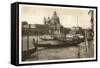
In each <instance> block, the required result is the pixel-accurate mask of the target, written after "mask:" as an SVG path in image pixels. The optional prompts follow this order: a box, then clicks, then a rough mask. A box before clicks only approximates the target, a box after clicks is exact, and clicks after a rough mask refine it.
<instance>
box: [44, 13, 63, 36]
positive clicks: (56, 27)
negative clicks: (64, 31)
mask: <svg viewBox="0 0 100 68" xmlns="http://www.w3.org/2000/svg"><path fill="white" fill-rule="evenodd" d="M44 25H48V26H49V28H50V29H49V33H51V34H56V35H59V34H61V28H62V26H61V24H60V19H59V16H58V15H57V13H56V11H54V13H53V16H52V17H51V18H50V17H48V18H45V17H44Z"/></svg>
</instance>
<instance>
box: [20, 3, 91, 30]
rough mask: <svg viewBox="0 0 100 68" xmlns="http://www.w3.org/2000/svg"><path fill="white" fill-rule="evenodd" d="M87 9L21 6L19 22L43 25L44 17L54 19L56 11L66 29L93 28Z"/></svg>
mask: <svg viewBox="0 0 100 68" xmlns="http://www.w3.org/2000/svg"><path fill="white" fill-rule="evenodd" d="M89 10H90V9H86V8H79V9H78V8H71V7H70V8H63V7H61V8H59V7H51V6H49V7H44V6H42V7H41V6H34V5H20V7H19V21H20V22H22V21H27V22H28V23H29V24H43V23H44V17H46V18H48V17H50V18H51V17H52V15H53V13H54V11H56V12H57V15H58V16H59V19H60V23H61V25H63V26H64V27H68V28H69V27H73V26H80V27H82V28H91V23H90V16H89V15H88V11H89Z"/></svg>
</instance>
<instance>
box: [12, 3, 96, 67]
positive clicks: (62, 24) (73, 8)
mask: <svg viewBox="0 0 100 68" xmlns="http://www.w3.org/2000/svg"><path fill="white" fill-rule="evenodd" d="M84 61H85V62H87V61H97V7H96V6H78V5H61V4H43V3H27V2H15V3H12V4H11V64H13V65H17V66H18V65H34V64H35V65H36V64H52V63H53V64H54V63H69V62H84Z"/></svg>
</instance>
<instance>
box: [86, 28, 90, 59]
mask: <svg viewBox="0 0 100 68" xmlns="http://www.w3.org/2000/svg"><path fill="white" fill-rule="evenodd" d="M88 43H89V42H88V32H87V30H85V47H86V57H87V58H89V57H90V56H89V44H88Z"/></svg>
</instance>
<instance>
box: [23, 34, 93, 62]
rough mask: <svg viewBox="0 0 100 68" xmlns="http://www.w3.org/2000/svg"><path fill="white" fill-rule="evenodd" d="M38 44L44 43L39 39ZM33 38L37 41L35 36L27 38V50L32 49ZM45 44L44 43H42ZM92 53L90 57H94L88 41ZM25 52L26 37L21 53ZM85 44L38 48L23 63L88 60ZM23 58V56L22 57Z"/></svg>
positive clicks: (91, 43)
mask: <svg viewBox="0 0 100 68" xmlns="http://www.w3.org/2000/svg"><path fill="white" fill-rule="evenodd" d="M39 37H40V36H39ZM39 37H38V41H39V43H41V42H42V43H43V42H44V41H43V40H41V39H39ZM33 38H34V39H35V40H37V37H36V36H29V50H32V49H34V45H33ZM44 43H45V42H44ZM90 45H91V47H90V48H91V49H90V50H92V51H90V52H92V53H91V56H90V57H93V55H94V53H93V52H94V50H93V49H94V48H93V41H90ZM25 51H27V36H24V37H23V48H22V53H23V52H25ZM88 57H89V56H88V55H87V50H86V45H85V42H82V43H80V44H78V45H66V47H49V48H48V47H38V48H37V51H35V52H32V53H31V54H30V55H29V57H28V58H27V59H25V60H24V61H34V60H56V59H77V58H88ZM22 58H24V55H23V56H22Z"/></svg>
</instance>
